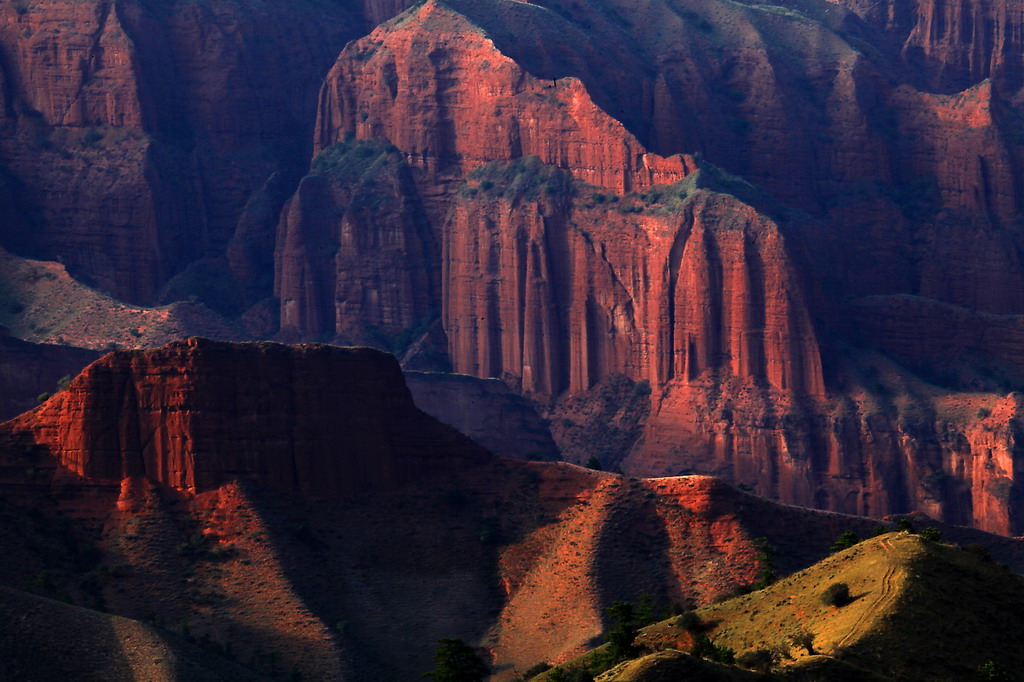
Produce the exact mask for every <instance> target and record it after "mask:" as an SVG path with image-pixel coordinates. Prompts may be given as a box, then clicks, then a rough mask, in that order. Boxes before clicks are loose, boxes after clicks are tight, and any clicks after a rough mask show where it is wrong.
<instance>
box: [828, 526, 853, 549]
mask: <svg viewBox="0 0 1024 682" xmlns="http://www.w3.org/2000/svg"><path fill="white" fill-rule="evenodd" d="M858 542H860V537H858V536H857V534H856V533H854V532H853V531H852V530H845V531H843V532H842V533H840V534H839V537H837V538H836V541H835V542H833V543H832V547H831V551H833V552H842V551H843V550H844V549H849V548H850V547H853V546H854V545H856V544H857V543H858Z"/></svg>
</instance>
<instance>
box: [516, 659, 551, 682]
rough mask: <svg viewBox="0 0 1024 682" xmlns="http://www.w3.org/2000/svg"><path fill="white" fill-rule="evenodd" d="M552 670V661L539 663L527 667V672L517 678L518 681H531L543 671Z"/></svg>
mask: <svg viewBox="0 0 1024 682" xmlns="http://www.w3.org/2000/svg"><path fill="white" fill-rule="evenodd" d="M549 670H551V664H550V663H538V664H537V665H535V666H532V667H530V668H527V669H526V672H524V673H523V674H521V675H520V676H519V677H517V678H516V682H529V681H530V680H532V679H533V678H535V677H537V675H540V674H541V673H546V672H547V671H549Z"/></svg>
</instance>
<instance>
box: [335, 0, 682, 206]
mask: <svg viewBox="0 0 1024 682" xmlns="http://www.w3.org/2000/svg"><path fill="white" fill-rule="evenodd" d="M353 135H354V136H355V137H356V138H357V139H369V138H377V137H382V138H386V139H387V140H389V141H390V142H391V143H393V144H394V145H395V146H397V147H398V148H399V149H401V150H402V151H403V152H404V153H405V154H406V156H407V158H408V159H409V160H410V162H412V163H414V164H415V165H417V166H418V167H420V168H423V169H425V170H427V171H430V172H443V173H449V174H453V175H455V176H461V175H463V174H465V173H466V172H468V171H469V170H472V169H473V168H476V167H477V166H479V165H481V164H483V163H487V162H489V161H495V160H504V159H513V158H518V157H522V156H536V157H538V158H539V159H540V160H541V161H542V162H544V163H546V164H549V165H552V166H557V167H559V168H566V169H569V170H571V171H572V172H573V174H574V175H575V176H576V177H578V178H580V179H581V180H584V181H586V182H589V183H591V184H593V185H597V186H599V187H604V188H607V189H609V190H612V191H616V192H628V191H631V190H633V189H641V188H644V187H647V186H649V185H651V184H652V183H656V182H672V181H674V180H678V179H681V178H682V177H683V176H684V175H685V174H686V173H687V171H688V170H691V169H692V162H690V161H688V160H687V159H685V158H683V157H675V158H673V159H663V158H661V157H658V156H657V155H654V154H648V153H647V151H646V150H645V149H644V148H643V147H641V146H640V144H639V143H638V142H637V140H636V138H635V137H634V136H633V135H631V134H630V133H629V132H627V131H626V129H625V127H624V126H623V125H622V124H621V123H619V122H618V121H616V120H615V119H613V118H612V117H610V116H608V115H607V114H606V113H605V112H604V111H602V110H601V109H600V108H599V107H597V105H595V104H594V102H593V101H592V100H591V98H590V95H589V94H588V92H587V90H586V88H585V87H584V86H583V84H582V83H581V82H580V81H579V80H578V79H576V78H565V79H554V80H553V81H544V80H541V79H538V78H535V77H534V76H532V75H530V74H529V73H527V72H526V71H525V70H524V69H523V68H522V67H521V66H520V65H518V64H517V63H516V62H515V61H513V60H512V59H510V58H509V57H507V56H505V55H504V54H502V53H501V52H500V51H499V50H498V49H497V48H496V47H495V45H494V42H493V40H491V39H490V38H489V37H488V36H487V35H486V34H485V33H484V31H483V30H481V29H480V28H479V27H477V26H475V25H473V23H472V22H471V21H470V20H468V19H467V18H466V16H464V15H463V14H460V13H458V12H456V11H454V10H453V9H451V8H449V7H448V6H446V5H444V4H441V3H438V2H434V1H430V2H427V3H426V4H425V5H423V6H421V7H418V8H415V9H413V10H410V12H409V13H408V14H405V15H402V16H400V17H398V18H396V19H394V20H392V21H391V22H388V23H387V24H384V25H383V26H381V27H379V28H378V29H377V30H375V31H374V32H373V33H371V34H370V35H369V36H367V37H366V38H364V39H362V40H359V41H356V42H353V43H351V44H350V45H349V46H347V47H346V48H345V50H344V51H343V52H342V54H341V56H340V57H339V59H338V63H337V64H335V66H334V68H333V69H332V70H331V73H330V74H329V75H328V77H327V80H326V82H325V84H324V88H323V90H322V91H321V93H320V111H319V114H318V120H317V129H316V138H315V139H316V149H317V150H318V151H319V150H323V149H325V148H327V147H329V146H330V145H332V144H335V143H338V142H341V141H343V140H344V139H346V137H348V136H353Z"/></svg>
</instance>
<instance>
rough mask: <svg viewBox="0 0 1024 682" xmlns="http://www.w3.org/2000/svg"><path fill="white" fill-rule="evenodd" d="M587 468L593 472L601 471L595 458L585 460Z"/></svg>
mask: <svg viewBox="0 0 1024 682" xmlns="http://www.w3.org/2000/svg"><path fill="white" fill-rule="evenodd" d="M587 468H588V469H593V470H594V471H603V469H602V467H601V460H599V459H598V458H597V457H591V458H590V459H588V460H587Z"/></svg>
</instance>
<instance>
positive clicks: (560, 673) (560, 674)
mask: <svg viewBox="0 0 1024 682" xmlns="http://www.w3.org/2000/svg"><path fill="white" fill-rule="evenodd" d="M548 680H549V682H594V676H593V675H592V674H591V673H590V671H589V670H587V669H586V668H580V667H577V666H570V667H568V668H567V667H563V666H558V667H557V668H555V669H554V670H552V671H551V672H550V673H548Z"/></svg>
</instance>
